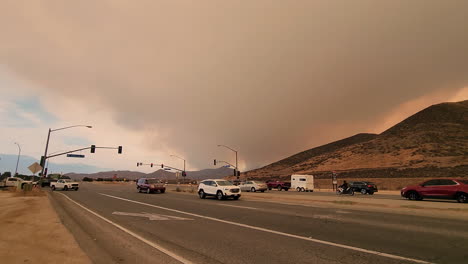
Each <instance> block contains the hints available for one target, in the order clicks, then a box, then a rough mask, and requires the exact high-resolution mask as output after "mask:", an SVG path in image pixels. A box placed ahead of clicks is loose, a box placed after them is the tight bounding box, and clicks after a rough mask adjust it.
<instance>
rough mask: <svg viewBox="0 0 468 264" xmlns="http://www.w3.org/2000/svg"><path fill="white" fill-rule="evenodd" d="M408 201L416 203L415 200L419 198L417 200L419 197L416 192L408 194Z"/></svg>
mask: <svg viewBox="0 0 468 264" xmlns="http://www.w3.org/2000/svg"><path fill="white" fill-rule="evenodd" d="M408 199H409V200H412V201H416V200H418V199H420V198H419V195H418V193H417V192H415V191H412V192H410V193H408Z"/></svg>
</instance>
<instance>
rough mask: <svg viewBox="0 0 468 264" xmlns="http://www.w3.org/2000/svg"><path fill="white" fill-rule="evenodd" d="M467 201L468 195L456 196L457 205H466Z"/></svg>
mask: <svg viewBox="0 0 468 264" xmlns="http://www.w3.org/2000/svg"><path fill="white" fill-rule="evenodd" d="M467 201H468V195H467V194H466V193H460V194H459V195H458V196H457V202H459V203H466V202H467Z"/></svg>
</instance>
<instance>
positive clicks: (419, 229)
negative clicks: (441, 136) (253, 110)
mask: <svg viewBox="0 0 468 264" xmlns="http://www.w3.org/2000/svg"><path fill="white" fill-rule="evenodd" d="M62 194H63V195H62ZM64 195H66V197H65V196H64ZM51 197H52V201H53V204H54V206H55V207H56V208H57V211H58V213H59V216H60V217H61V219H62V221H63V222H64V224H65V225H66V226H67V227H68V228H69V229H70V231H71V232H72V233H73V234H74V235H75V237H76V239H77V241H78V243H79V244H80V246H81V247H82V248H83V249H84V251H85V252H86V253H87V254H88V255H89V256H90V258H91V259H92V260H93V261H94V262H95V263H112V262H113V263H180V262H183V263H319V264H322V263H418V261H419V263H425V262H426V263H467V260H468V225H467V224H466V222H465V221H461V220H449V219H442V218H430V217H421V216H411V215H403V214H386V213H375V212H365V211H357V210H356V211H355V210H352V209H336V208H320V207H306V206H300V205H286V204H275V203H270V202H268V203H267V202H259V201H249V200H247V199H243V198H241V199H240V200H238V201H233V200H227V201H217V200H215V199H204V200H202V199H199V198H198V196H197V195H196V194H187V193H172V192H169V193H164V194H143V193H137V192H136V189H135V188H134V186H133V185H100V184H88V183H84V184H83V186H82V187H81V188H80V190H79V191H68V192H63V191H56V192H53V193H52V196H51ZM67 197H68V198H70V199H67ZM77 203H78V204H77ZM80 205H81V206H83V207H84V208H86V209H84V208H82V207H81V206H80ZM103 218H105V219H103Z"/></svg>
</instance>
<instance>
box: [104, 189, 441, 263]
mask: <svg viewBox="0 0 468 264" xmlns="http://www.w3.org/2000/svg"><path fill="white" fill-rule="evenodd" d="M99 194H100V195H103V196H107V197H111V198H114V199H118V200H122V201H127V202H131V203H136V204H141V205H146V206H150V207H154V208H159V209H163V210H167V211H171V212H176V213H180V214H185V215H190V216H194V217H199V218H203V219H208V220H212V221H216V222H221V223H225V224H230V225H236V226H241V227H245V228H249V229H254V230H258V231H263V232H268V233H272V234H277V235H281V236H286V237H292V238H297V239H302V240H306V241H311V242H315V243H319V244H324V245H328V246H334V247H339V248H345V249H349V250H354V251H358V252H363V253H367V254H372V255H377V256H381V257H387V258H391V259H398V260H404V261H411V262H415V263H422V264H434V263H432V262H427V261H424V260H419V259H413V258H407V257H402V256H398V255H393V254H388V253H383V252H378V251H374V250H369V249H364V248H358V247H353V246H348V245H343V244H338V243H334V242H329V241H325V240H320V239H315V238H311V237H304V236H298V235H293V234H288V233H283V232H280V231H275V230H270V229H266V228H263V227H257V226H251V225H246V224H241V223H236V222H231V221H227V220H222V219H218V218H214V217H210V216H204V215H199V214H194V213H189V212H184V211H180V210H176V209H171V208H166V207H162V206H157V205H153V204H148V203H143V202H139V201H134V200H129V199H125V198H121V197H117V196H113V195H109V194H104V193H99Z"/></svg>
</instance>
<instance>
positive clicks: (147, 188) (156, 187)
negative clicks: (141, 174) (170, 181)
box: [136, 178, 166, 193]
mask: <svg viewBox="0 0 468 264" xmlns="http://www.w3.org/2000/svg"><path fill="white" fill-rule="evenodd" d="M136 185H137V190H138V192H146V193H152V192H158V191H159V192H160V193H164V192H165V191H166V187H165V186H164V183H162V182H161V181H160V180H158V179H154V178H141V179H138V181H137V183H136Z"/></svg>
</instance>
